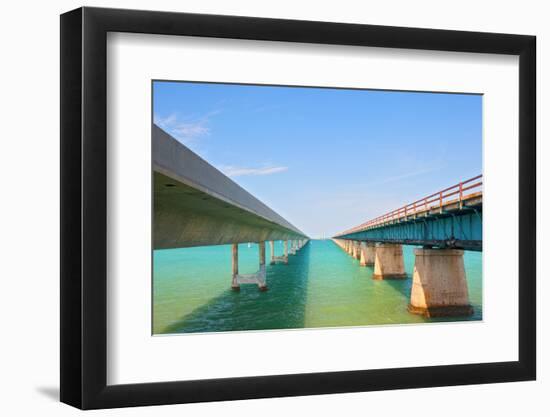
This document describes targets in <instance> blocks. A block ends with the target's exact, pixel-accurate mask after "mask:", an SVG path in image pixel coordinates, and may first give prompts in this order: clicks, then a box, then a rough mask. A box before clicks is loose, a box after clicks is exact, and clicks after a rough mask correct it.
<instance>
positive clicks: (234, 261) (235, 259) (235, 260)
mask: <svg viewBox="0 0 550 417" xmlns="http://www.w3.org/2000/svg"><path fill="white" fill-rule="evenodd" d="M231 255H232V256H231V270H232V278H231V289H232V290H234V291H239V290H240V289H241V287H240V285H239V283H238V282H237V277H238V275H239V244H238V243H233V246H232V248H231Z"/></svg>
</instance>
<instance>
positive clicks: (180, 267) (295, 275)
mask: <svg viewBox="0 0 550 417" xmlns="http://www.w3.org/2000/svg"><path fill="white" fill-rule="evenodd" d="M413 250H414V247H412V246H403V254H404V259H405V269H406V272H407V274H409V278H408V279H406V280H387V281H377V280H376V281H375V280H373V279H372V273H373V268H372V267H360V266H359V261H357V260H355V259H352V258H351V257H350V256H349V255H347V254H346V253H345V252H344V251H343V250H342V249H340V248H339V247H338V246H336V244H334V242H332V241H331V240H312V241H310V242H309V243H308V245H306V246H305V247H304V248H302V249H301V250H300V251H299V252H298V253H297V254H296V255H294V256H290V257H289V264H288V265H269V245H266V252H267V255H268V256H266V259H267V262H268V265H267V285H268V287H269V290H268V291H266V292H260V291H258V288H257V287H256V286H255V285H242V286H241V291H240V292H234V291H232V290H231V288H230V286H231V246H230V245H222V246H205V247H197V248H185V249H169V250H157V251H154V255H153V257H154V267H153V270H154V273H153V332H154V333H155V334H161V333H192V332H224V331H231V330H262V329H290V328H304V327H343V326H364V325H380V324H401V323H425V322H434V321H457V320H481V318H482V315H481V314H482V308H481V305H482V279H481V276H482V254H481V253H477V252H465V255H464V262H465V266H466V276H467V279H468V288H469V294H470V302H471V304H472V305H473V307H474V314H473V316H471V317H468V318H460V319H457V318H453V319H449V318H445V319H442V318H438V319H426V318H423V317H421V316H417V315H413V314H410V313H409V312H408V311H407V304H408V302H409V297H410V291H411V282H412V279H411V278H410V277H411V276H412V272H413V266H414V253H413ZM275 252H276V255H282V253H283V245H282V242H276V244H275ZM257 268H258V245H256V244H251V245H248V244H241V245H239V272H240V273H253V272H256V270H257Z"/></svg>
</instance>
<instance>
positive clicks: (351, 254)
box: [346, 240, 353, 256]
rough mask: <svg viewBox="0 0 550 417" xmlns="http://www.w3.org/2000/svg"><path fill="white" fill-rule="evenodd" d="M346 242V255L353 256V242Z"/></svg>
mask: <svg viewBox="0 0 550 417" xmlns="http://www.w3.org/2000/svg"><path fill="white" fill-rule="evenodd" d="M346 242H348V255H350V256H353V241H351V240H347V241H346Z"/></svg>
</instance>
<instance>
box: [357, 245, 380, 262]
mask: <svg viewBox="0 0 550 417" xmlns="http://www.w3.org/2000/svg"><path fill="white" fill-rule="evenodd" d="M360 250H361V256H360V257H359V265H361V266H372V265H374V254H375V251H376V248H375V246H374V243H371V242H361V247H360Z"/></svg>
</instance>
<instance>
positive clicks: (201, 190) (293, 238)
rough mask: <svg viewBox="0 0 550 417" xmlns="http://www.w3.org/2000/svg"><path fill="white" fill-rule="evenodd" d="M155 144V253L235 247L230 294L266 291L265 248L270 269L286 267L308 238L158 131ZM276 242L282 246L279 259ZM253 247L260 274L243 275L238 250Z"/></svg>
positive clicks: (156, 127) (153, 148)
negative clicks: (243, 289) (253, 287)
mask: <svg viewBox="0 0 550 417" xmlns="http://www.w3.org/2000/svg"><path fill="white" fill-rule="evenodd" d="M152 142H153V146H152V153H153V201H154V210H153V212H154V218H153V228H154V233H153V248H154V249H169V248H185V247H192V246H207V245H223V244H231V245H232V281H231V286H232V288H233V289H235V290H238V289H239V288H240V285H241V284H257V285H258V287H259V288H260V290H266V289H267V283H266V279H265V277H266V273H265V242H266V241H268V242H270V244H271V245H270V246H271V251H270V254H271V259H270V261H271V263H277V262H282V263H288V256H289V252H290V255H293V254H296V253H297V252H298V250H299V249H300V248H302V247H303V246H304V245H305V244H307V242H308V237H307V235H305V234H304V233H303V232H302V231H301V230H299V229H298V228H296V227H295V226H294V225H292V224H291V223H290V222H289V221H288V220H286V219H284V218H283V217H282V216H280V215H279V214H277V213H276V212H275V211H273V210H272V209H271V208H269V207H268V206H267V205H265V204H264V203H262V202H261V201H260V200H258V199H257V198H256V197H254V196H253V195H252V194H250V193H249V192H248V191H246V190H245V189H244V188H242V187H240V186H239V185H238V184H237V183H235V182H234V181H232V180H231V179H230V178H228V177H227V176H226V175H224V174H223V173H222V172H220V171H219V170H218V169H216V168H215V167H213V166H212V165H210V164H209V163H208V162H206V161H205V160H204V159H202V158H201V157H200V156H198V155H197V154H195V153H194V152H193V151H191V150H190V149H189V148H187V147H186V146H184V145H183V144H181V143H180V142H179V141H177V140H176V139H175V138H173V137H172V136H170V135H169V134H168V133H166V132H165V131H164V130H162V129H161V128H159V127H158V126H156V125H153V127H152ZM275 240H282V241H283V242H284V253H283V254H282V255H280V256H275V249H274V241H275ZM249 242H257V243H258V246H259V269H258V272H256V273H255V274H246V275H243V274H239V266H238V261H239V257H238V256H239V247H238V244H239V243H249ZM289 246H290V249H289Z"/></svg>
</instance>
